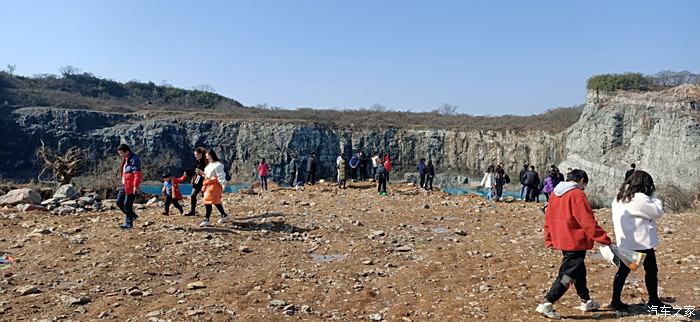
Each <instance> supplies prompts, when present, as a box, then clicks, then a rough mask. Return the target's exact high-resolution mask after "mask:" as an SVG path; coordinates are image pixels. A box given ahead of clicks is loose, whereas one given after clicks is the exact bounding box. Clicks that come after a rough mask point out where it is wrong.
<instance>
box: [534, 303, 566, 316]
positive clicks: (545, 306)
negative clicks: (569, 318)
mask: <svg viewBox="0 0 700 322" xmlns="http://www.w3.org/2000/svg"><path fill="white" fill-rule="evenodd" d="M535 311H537V312H539V313H540V314H542V315H544V316H546V317H548V318H550V319H554V320H559V319H561V316H559V314H558V313H557V312H556V311H554V309H553V308H552V303H549V302H546V303H542V304H540V305H538V306H537V308H536V309H535Z"/></svg>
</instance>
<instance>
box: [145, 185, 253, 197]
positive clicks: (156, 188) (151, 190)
mask: <svg viewBox="0 0 700 322" xmlns="http://www.w3.org/2000/svg"><path fill="white" fill-rule="evenodd" d="M162 189H163V186H162V185H141V192H143V193H147V194H151V195H160V194H162V191H163V190H162ZM244 189H250V184H248V183H234V184H227V185H226V190H224V192H238V191H240V190H244ZM180 192H181V193H182V195H183V196H189V195H191V194H192V185H191V184H189V183H183V184H180Z"/></svg>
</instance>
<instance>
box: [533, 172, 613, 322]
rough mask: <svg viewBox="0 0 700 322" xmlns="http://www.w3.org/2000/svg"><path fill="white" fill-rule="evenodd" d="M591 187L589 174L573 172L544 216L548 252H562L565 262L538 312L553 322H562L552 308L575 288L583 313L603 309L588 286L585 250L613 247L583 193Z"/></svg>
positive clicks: (551, 201)
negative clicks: (553, 321)
mask: <svg viewBox="0 0 700 322" xmlns="http://www.w3.org/2000/svg"><path fill="white" fill-rule="evenodd" d="M586 185H588V174H586V172H585V171H583V170H579V169H574V170H572V171H571V173H569V174H568V176H567V181H566V182H561V183H559V184H558V185H557V186H556V187H555V188H554V192H553V193H552V195H551V196H550V199H549V206H548V207H547V210H546V211H545V215H544V243H545V246H546V247H547V248H553V249H557V250H561V251H562V254H563V256H564V258H563V259H562V263H561V267H559V275H557V278H556V279H555V280H554V283H553V284H552V287H551V288H550V289H549V292H547V295H545V297H544V302H543V303H542V304H540V305H538V306H537V308H536V311H537V312H539V313H541V314H542V315H544V316H546V317H548V318H550V319H557V320H558V319H560V318H561V317H560V316H559V314H558V313H557V312H556V311H555V310H554V308H553V307H552V305H553V304H554V303H555V302H556V301H558V300H559V299H560V298H561V297H562V296H563V295H564V293H566V291H567V290H568V289H569V288H570V287H571V286H572V285H573V286H574V287H575V288H576V293H577V294H578V296H579V297H580V298H581V305H580V306H578V308H579V309H580V310H581V311H584V312H588V311H594V310H597V309H599V308H600V304H598V303H597V302H595V301H593V300H592V299H591V296H590V295H589V290H588V287H587V286H586V265H585V264H584V259H585V258H586V250H590V249H592V248H593V243H594V242H598V243H601V244H603V245H610V244H611V243H612V241H611V240H610V237H608V234H607V233H606V232H605V230H603V228H601V227H600V226H599V225H598V222H597V221H596V219H595V216H594V215H593V210H592V209H591V205H590V204H589V203H588V199H587V198H586V194H585V193H584V192H583V190H584V189H585V188H586Z"/></svg>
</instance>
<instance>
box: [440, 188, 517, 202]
mask: <svg viewBox="0 0 700 322" xmlns="http://www.w3.org/2000/svg"><path fill="white" fill-rule="evenodd" d="M442 191H444V192H447V193H448V194H451V195H468V194H473V195H479V196H482V197H484V198H486V190H484V189H469V188H463V187H447V188H442ZM493 193H494V194H495V193H496V191H495V190H494V191H493ZM508 196H511V197H513V198H515V199H518V198H520V192H519V191H505V190H504V191H503V197H508Z"/></svg>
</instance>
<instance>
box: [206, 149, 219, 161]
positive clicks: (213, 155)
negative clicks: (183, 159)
mask: <svg viewBox="0 0 700 322" xmlns="http://www.w3.org/2000/svg"><path fill="white" fill-rule="evenodd" d="M207 154H208V155H209V156H211V159H212V160H213V161H219V156H218V155H216V152H214V150H209V151H207Z"/></svg>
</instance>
